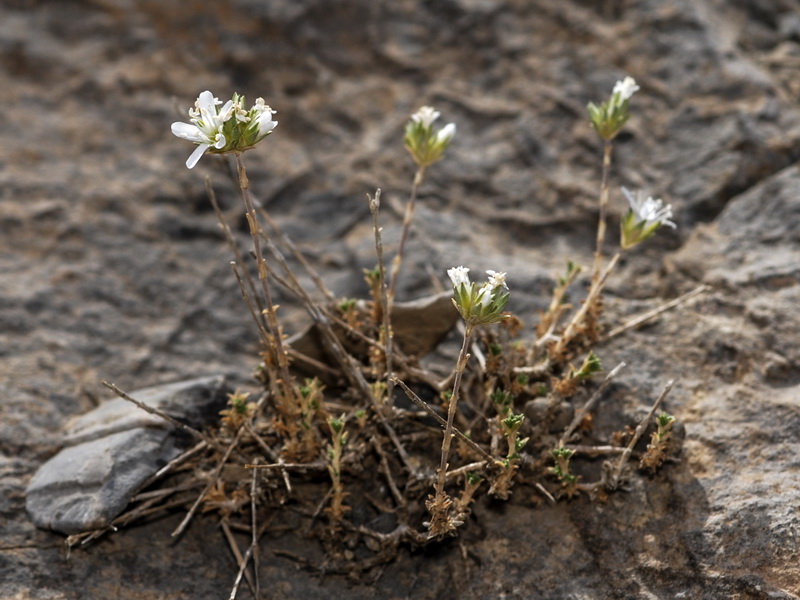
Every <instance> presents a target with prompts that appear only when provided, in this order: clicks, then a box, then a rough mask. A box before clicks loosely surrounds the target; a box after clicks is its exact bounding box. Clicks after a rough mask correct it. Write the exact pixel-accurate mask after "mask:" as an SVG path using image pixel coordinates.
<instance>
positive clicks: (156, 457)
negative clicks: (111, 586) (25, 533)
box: [26, 376, 230, 534]
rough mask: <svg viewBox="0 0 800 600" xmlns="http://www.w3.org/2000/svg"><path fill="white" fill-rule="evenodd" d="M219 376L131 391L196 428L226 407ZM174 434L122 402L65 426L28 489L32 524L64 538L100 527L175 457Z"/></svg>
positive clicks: (179, 444) (178, 442)
mask: <svg viewBox="0 0 800 600" xmlns="http://www.w3.org/2000/svg"><path fill="white" fill-rule="evenodd" d="M228 391H230V390H229V389H228V388H227V386H226V384H225V378H224V377H222V376H216V377H203V378H199V379H192V380H189V381H181V382H177V383H171V384H167V385H159V386H154V387H150V388H145V389H141V390H137V391H135V392H132V393H131V394H130V395H131V396H132V397H134V398H135V399H137V400H140V401H141V402H144V403H145V404H147V405H149V406H152V407H154V408H159V409H161V410H163V411H164V412H166V413H168V414H169V415H170V416H173V417H175V418H176V419H179V420H181V421H182V422H185V423H187V424H188V425H191V426H192V427H195V428H197V427H202V426H203V425H205V424H207V423H208V422H210V421H211V420H213V419H214V418H216V416H217V414H218V413H219V411H220V410H221V409H222V408H223V407H224V406H225V403H226V400H227V397H226V393H227V392H228ZM175 429H176V428H175V427H174V426H173V425H171V424H170V423H168V422H167V421H165V420H164V419H161V418H160V417H158V416H155V415H151V414H149V413H147V412H145V411H144V410H142V409H140V408H139V407H137V406H135V405H134V404H132V403H130V402H127V401H125V400H123V399H121V398H114V399H111V400H108V401H106V402H104V403H103V404H101V405H100V406H98V407H97V408H96V409H94V410H92V411H90V412H88V413H86V414H84V415H81V416H80V417H78V418H76V419H74V420H73V421H72V422H70V423H69V424H68V425H67V428H66V431H65V435H64V447H63V448H62V449H61V450H60V451H59V452H58V454H56V455H55V456H53V457H52V458H51V459H50V460H48V461H47V462H46V463H44V464H43V465H42V466H41V467H40V468H39V470H38V471H37V472H36V474H35V475H34V476H33V478H32V479H31V481H30V484H29V485H28V489H27V493H26V508H27V510H28V513H29V514H30V516H31V519H32V520H33V522H34V523H35V524H36V525H37V526H38V527H42V528H45V529H53V530H55V531H59V532H61V533H65V534H73V533H79V532H81V531H87V530H91V529H99V528H102V527H106V526H107V525H109V524H110V523H111V521H112V520H113V519H114V518H115V517H116V516H117V515H119V514H120V513H121V512H122V511H123V510H124V509H125V507H126V506H127V505H128V502H129V501H130V499H131V498H132V497H133V495H134V494H135V493H136V492H137V491H138V490H139V488H140V487H141V485H142V484H143V483H144V482H145V481H147V479H148V478H149V477H150V476H151V475H152V474H153V473H155V472H156V471H157V470H158V469H159V468H161V467H162V466H164V465H165V464H166V463H167V462H169V461H170V460H172V459H173V458H175V457H176V456H178V454H180V452H181V451H182V450H183V448H184V447H185V445H186V444H185V441H186V440H185V439H181V438H180V436H178V435H176V433H177V432H176V431H175Z"/></svg>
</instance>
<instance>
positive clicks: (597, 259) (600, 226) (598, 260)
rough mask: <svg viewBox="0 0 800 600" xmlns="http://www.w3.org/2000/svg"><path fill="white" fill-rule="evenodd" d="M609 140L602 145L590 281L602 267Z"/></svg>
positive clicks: (598, 273)
mask: <svg viewBox="0 0 800 600" xmlns="http://www.w3.org/2000/svg"><path fill="white" fill-rule="evenodd" d="M611 149H612V145H611V140H606V141H605V145H604V146H603V175H602V179H601V180H600V218H599V221H598V223H597V246H596V247H595V251H594V267H593V268H592V281H593V282H594V281H596V280H597V279H598V278H599V277H600V271H601V269H602V267H603V242H604V241H605V239H606V213H607V212H608V175H609V172H610V170H611Z"/></svg>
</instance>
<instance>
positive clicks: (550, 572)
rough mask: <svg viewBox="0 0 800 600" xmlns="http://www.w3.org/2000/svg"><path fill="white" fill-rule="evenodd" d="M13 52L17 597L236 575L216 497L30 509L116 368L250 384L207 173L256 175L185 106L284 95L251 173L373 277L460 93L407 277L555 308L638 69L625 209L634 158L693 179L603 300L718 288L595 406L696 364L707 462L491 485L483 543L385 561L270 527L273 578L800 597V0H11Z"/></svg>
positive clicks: (680, 393)
mask: <svg viewBox="0 0 800 600" xmlns="http://www.w3.org/2000/svg"><path fill="white" fill-rule="evenodd" d="M0 49H1V50H2V51H0V99H2V101H3V102H2V105H3V107H4V111H5V114H6V117H5V118H4V120H3V123H4V124H3V129H2V131H3V138H2V139H3V143H2V145H0V183H1V185H0V231H2V236H3V237H2V239H3V242H2V246H0V357H2V358H1V359H0V474H2V475H1V477H0V515H2V521H0V523H2V540H1V541H0V582H1V583H0V596H2V597H3V598H14V599H19V600H23V599H27V598H35V599H54V600H55V599H74V598H81V599H84V598H132V599H137V598H140V599H156V598H170V599H178V598H185V599H190V598H191V599H196V598H223V597H227V596H228V593H229V591H230V588H231V585H232V582H233V577H234V575H235V562H234V559H233V558H232V556H231V554H230V551H229V549H228V547H227V545H226V544H225V543H224V541H223V538H222V536H221V535H220V533H219V531H218V529H217V527H216V524H215V521H214V520H213V519H212V518H210V517H209V518H205V519H198V520H197V521H196V522H195V523H194V524H193V525H192V527H190V529H189V530H188V532H187V533H186V534H185V535H184V536H183V537H182V538H181V539H180V540H178V541H177V542H176V541H174V540H173V539H172V538H170V536H169V532H170V531H172V530H173V529H174V528H175V526H176V524H177V522H178V521H179V520H180V518H181V515H180V514H175V515H172V516H170V517H168V518H166V519H161V520H156V521H153V522H150V523H147V524H144V525H140V526H136V527H133V528H130V529H127V530H124V531H121V532H119V533H117V534H115V535H112V536H108V537H106V538H104V539H103V540H101V541H100V542H98V543H97V544H95V545H92V546H89V547H88V548H86V549H74V550H73V551H72V553H71V554H70V555H69V556H67V555H66V552H65V548H64V538H63V537H62V536H60V535H57V534H54V533H51V532H47V531H43V530H38V529H36V528H35V527H34V525H33V524H32V523H31V521H30V520H29V518H28V516H27V514H26V512H25V509H24V504H25V497H24V491H25V487H26V485H27V483H28V482H29V480H30V479H31V477H32V475H33V473H34V472H35V471H36V469H37V468H38V466H39V465H40V464H42V463H43V462H44V461H45V460H46V459H47V458H48V457H50V456H52V455H53V454H54V453H55V452H56V450H57V449H58V444H59V440H60V435H61V433H62V431H63V430H64V427H65V424H66V423H67V421H68V420H69V419H70V418H72V417H74V416H77V415H80V414H82V413H84V412H86V411H87V410H89V409H91V408H93V407H94V406H96V405H97V404H98V403H99V402H100V401H101V400H102V399H104V398H105V397H107V392H106V391H105V388H103V387H102V386H101V384H100V382H101V381H102V380H109V381H114V382H116V383H117V384H119V385H120V387H122V388H124V389H135V388H141V387H144V386H147V385H152V384H156V383H160V382H165V381H175V380H179V379H187V378H192V377H198V376H205V375H213V374H217V373H228V374H230V375H231V376H232V378H233V380H234V381H235V382H239V383H241V384H242V385H249V375H250V373H251V371H252V369H253V367H254V365H255V358H254V357H255V352H256V349H257V343H256V342H257V340H256V337H255V335H254V331H253V330H252V327H251V326H250V319H249V315H248V314H247V311H246V309H245V307H244V306H243V305H242V303H241V299H240V296H239V292H238V289H237V286H236V282H235V280H234V279H233V278H232V276H231V273H230V268H229V266H228V261H229V251H228V249H227V248H226V246H225V244H224V241H223V240H222V238H221V235H220V233H219V230H218V227H217V225H216V221H215V218H214V215H213V213H212V212H211V210H210V206H209V204H208V201H207V198H206V194H205V190H204V182H203V176H204V175H208V176H210V177H211V179H212V181H213V183H214V186H215V189H216V191H217V194H218V196H219V198H220V201H221V203H222V204H223V207H224V208H225V209H227V210H229V211H230V213H231V215H235V214H236V211H238V204H237V202H238V199H237V197H236V193H235V188H234V187H233V185H232V183H231V179H230V177H229V174H228V172H227V167H226V165H225V163H224V161H223V160H222V159H218V158H216V157H205V158H203V159H202V160H201V162H200V165H199V166H198V167H197V168H196V169H195V170H193V171H188V170H187V169H186V168H185V166H184V161H185V159H186V157H187V156H188V155H189V153H190V152H191V147H190V145H189V144H187V143H186V142H183V141H181V140H178V139H177V138H174V137H173V136H172V135H171V134H170V133H169V125H170V123H171V122H172V121H174V120H177V119H180V118H182V116H183V114H184V112H185V110H186V108H188V106H190V105H191V103H192V102H193V101H194V99H195V98H196V96H197V94H198V93H199V92H200V91H202V90H204V89H210V90H212V91H214V93H215V94H216V95H219V96H220V97H225V96H229V95H230V93H231V92H233V91H239V92H241V93H244V94H246V95H247V96H248V98H250V99H254V98H255V97H256V96H263V97H264V98H265V99H266V100H267V102H268V103H269V104H271V105H272V107H273V108H275V109H277V110H278V114H277V115H276V118H277V119H278V121H279V122H280V124H279V126H278V128H277V129H276V131H275V134H274V135H273V136H271V138H270V139H269V140H267V142H266V143H264V144H262V145H261V146H259V148H257V149H256V150H254V151H252V152H250V153H248V154H247V155H246V160H247V164H248V167H249V173H250V179H251V185H252V188H253V190H254V192H255V193H256V194H257V195H258V196H259V197H260V198H261V199H262V200H263V201H264V202H265V204H266V205H267V206H268V207H269V209H270V210H271V211H272V214H273V215H274V216H275V218H276V219H278V220H279V221H280V222H281V223H282V224H283V226H284V228H285V230H286V231H287V232H288V233H289V234H290V235H291V236H292V237H293V239H294V240H295V241H296V242H297V243H298V244H299V245H300V246H301V247H302V248H303V250H304V252H305V253H306V254H307V256H308V257H309V258H310V259H311V260H312V261H313V263H314V264H315V265H316V266H317V267H318V268H319V269H320V270H321V271H322V272H323V274H324V275H325V277H326V280H327V281H328V283H329V285H330V286H331V287H332V288H333V289H334V290H335V291H336V292H337V293H339V294H343V295H350V296H355V295H363V294H364V293H365V292H366V290H365V289H364V284H363V283H362V281H361V275H360V269H361V268H362V267H370V266H372V264H373V263H374V258H373V254H372V241H371V225H370V220H369V212H368V208H367V204H366V201H365V195H366V194H367V193H372V192H374V190H375V188H377V187H381V188H382V190H383V194H384V199H385V201H386V205H387V210H386V211H385V212H384V216H383V218H384V220H385V238H386V240H387V244H391V240H396V239H397V234H398V231H399V226H400V218H399V216H398V215H396V214H394V213H393V211H392V210H390V208H391V206H392V205H393V204H394V205H399V204H401V203H402V202H403V201H404V200H405V198H406V196H407V193H408V189H409V184H410V180H411V178H412V176H413V168H412V165H411V162H410V160H409V159H408V157H407V155H406V154H405V151H404V150H403V148H402V143H401V137H402V128H403V125H404V123H405V121H406V120H407V118H408V116H409V115H410V114H411V113H412V112H414V111H415V110H416V109H417V108H418V107H419V106H420V105H422V104H433V105H434V106H436V108H437V109H439V110H440V111H441V112H442V113H443V118H444V119H445V120H446V121H454V122H456V123H457V126H458V133H457V136H456V139H455V141H454V143H453V146H452V147H451V149H450V150H449V151H448V154H447V157H446V158H445V159H444V160H443V161H442V162H441V163H439V164H437V165H436V166H435V167H434V168H433V169H431V171H430V174H429V177H428V178H427V180H426V182H425V184H424V186H423V188H422V190H421V196H420V201H419V202H420V204H419V206H418V209H417V221H416V230H415V233H414V235H413V237H412V240H411V250H410V255H409V260H408V262H407V263H406V267H405V270H404V276H403V281H402V286H401V291H400V297H401V299H410V298H414V297H417V296H419V295H421V294H425V293H428V292H430V291H431V290H432V287H431V283H430V272H433V273H434V274H435V275H437V276H439V277H442V276H443V275H444V271H445V269H447V268H448V267H451V266H454V265H458V264H465V265H469V266H471V267H472V268H473V269H475V270H482V269H486V268H493V269H499V270H504V271H508V273H509V287H510V288H511V289H512V301H511V304H510V305H509V308H510V309H511V310H514V311H515V312H517V313H519V314H521V315H522V316H523V317H531V316H533V315H534V313H535V310H537V309H541V308H543V306H544V305H545V304H546V302H547V301H548V293H549V287H550V286H551V285H552V282H553V280H554V276H555V275H556V274H557V273H559V272H561V271H562V270H563V265H564V262H565V260H566V258H572V259H573V260H576V261H579V262H582V263H583V264H587V265H588V264H590V260H591V252H592V249H593V241H592V240H593V235H594V234H593V232H594V227H595V224H596V219H597V208H596V195H597V188H598V181H599V175H600V152H601V149H600V144H599V142H598V140H597V137H596V135H595V134H594V133H593V131H592V130H591V128H590V126H589V124H588V120H587V117H586V113H585V105H586V103H587V102H588V101H590V100H591V101H600V100H602V99H604V98H606V97H607V94H608V93H609V91H610V89H611V87H612V86H613V84H614V82H615V81H616V80H617V79H620V78H621V77H622V76H624V75H626V74H627V75H632V76H633V77H635V78H636V80H637V81H638V82H639V84H640V85H641V88H642V89H641V91H640V92H639V93H638V94H637V95H636V96H635V98H634V101H633V102H632V105H633V117H632V118H631V120H630V122H629V123H628V125H627V126H626V129H625V133H624V134H623V135H621V136H620V138H619V139H618V140H617V143H616V145H615V154H614V166H613V173H612V183H613V185H614V190H615V191H614V194H613V196H612V207H613V210H612V231H613V230H614V227H615V223H616V222H617V221H616V220H617V219H618V217H619V214H620V213H621V211H622V210H623V208H624V206H623V203H624V200H623V199H622V197H621V195H620V194H619V193H618V192H617V191H616V189H617V187H618V186H619V185H627V186H629V187H633V188H644V189H646V190H648V191H649V193H652V194H655V195H659V196H661V197H663V198H664V199H665V200H666V201H668V202H670V203H672V205H673V208H674V210H675V221H676V222H677V224H678V228H677V229H676V230H675V231H672V230H669V231H662V232H659V234H658V236H657V237H656V238H654V239H652V240H649V241H648V242H647V243H646V244H645V245H644V246H643V247H642V248H641V251H637V252H636V253H635V254H631V255H630V256H627V257H626V258H625V259H624V261H623V263H622V264H621V266H620V269H619V272H618V273H617V274H616V275H615V277H614V279H613V281H612V282H611V283H610V286H609V294H608V302H607V304H608V318H609V320H610V323H611V324H612V325H613V324H614V323H615V322H618V321H620V320H622V319H624V318H626V317H629V316H631V315H634V314H636V313H638V312H640V311H642V310H645V309H649V308H653V307H655V306H658V305H659V304H660V303H662V302H664V301H666V300H669V299H672V298H675V297H677V296H678V295H680V294H681V293H684V292H686V291H688V290H690V289H692V288H694V287H695V286H697V285H698V284H699V283H701V282H704V283H706V284H708V285H709V286H710V290H709V291H708V292H707V293H706V294H705V295H703V296H702V297H700V298H698V299H696V300H694V301H693V302H691V303H688V304H686V305H683V306H681V307H679V308H677V309H675V310H674V311H672V312H671V313H669V314H668V315H666V316H663V317H662V318H660V319H658V320H657V321H656V322H655V323H653V324H651V325H648V326H646V327H644V328H642V329H639V330H636V331H632V332H629V333H627V334H626V335H624V336H619V337H616V338H613V339H612V340H611V341H610V342H608V343H607V344H605V345H604V346H602V347H601V348H600V349H599V353H600V355H601V358H602V359H603V362H604V364H605V365H614V364H616V363H617V362H619V361H621V360H625V361H626V362H627V363H628V365H629V366H628V368H627V369H626V370H625V371H624V372H623V374H622V375H621V376H620V378H619V379H618V382H617V383H616V384H615V388H614V391H613V394H612V398H611V400H610V401H609V402H608V404H607V405H606V406H601V410H599V411H598V414H597V415H596V419H595V420H596V427H597V428H598V430H599V431H603V430H604V428H605V429H607V430H608V431H611V430H613V429H614V428H618V427H619V426H620V424H628V423H630V424H633V423H635V422H636V419H637V418H638V417H639V416H641V415H642V414H643V413H644V412H645V411H646V409H647V408H648V407H649V405H650V404H651V403H652V401H653V399H654V398H655V396H656V395H657V394H658V392H659V391H660V389H661V388H662V386H663V385H664V383H665V382H666V381H667V380H668V379H672V378H677V379H678V380H679V381H678V384H677V386H676V388H675V390H674V391H673V392H672V394H671V395H670V397H669V398H668V401H667V409H668V410H669V411H670V412H672V413H673V414H674V415H675V416H676V417H677V418H678V420H679V421H680V422H682V423H683V424H684V426H685V429H686V439H685V444H684V452H683V455H682V460H681V461H680V462H679V463H676V464H671V465H668V466H667V467H666V468H665V469H664V470H663V471H661V472H660V473H659V474H658V475H657V476H656V477H654V478H647V477H640V478H637V479H635V480H634V484H633V486H632V488H631V490H630V491H629V492H627V493H617V494H613V495H611V496H610V498H609V500H608V501H607V502H606V503H591V502H589V501H588V500H587V499H585V498H580V499H575V500H573V501H571V502H562V503H559V504H557V505H555V506H551V505H547V504H542V503H541V502H540V501H539V500H541V498H534V497H528V496H525V495H522V494H517V495H515V496H513V497H512V500H511V501H510V502H508V503H502V504H497V503H485V502H484V503H481V504H479V505H478V506H477V507H476V510H475V515H474V518H473V519H472V521H471V522H470V523H469V524H468V527H467V528H466V529H465V532H464V534H463V535H462V536H461V537H459V538H458V539H456V540H453V541H451V542H448V543H444V544H441V545H438V546H430V547H428V548H426V549H425V550H414V549H404V550H403V551H402V553H401V554H400V556H399V557H398V558H397V560H396V561H395V562H393V563H392V564H390V565H388V566H387V567H386V568H385V569H384V570H382V571H381V572H379V573H374V574H373V576H374V579H373V580H372V581H370V582H369V583H363V582H362V583H352V582H349V581H347V580H346V579H344V578H340V577H338V576H332V575H327V576H325V575H322V574H320V573H315V574H313V575H311V574H309V572H307V571H304V570H301V569H300V568H299V567H298V562H297V561H296V560H293V559H291V558H290V557H289V555H302V556H305V557H307V558H310V559H313V560H318V559H320V556H319V551H318V549H316V547H315V546H314V544H313V543H312V542H310V541H308V540H304V539H302V537H298V535H297V533H296V532H292V531H291V530H288V531H286V530H284V531H276V532H275V533H274V534H271V535H268V536H267V538H266V542H265V544H264V545H263V547H262V550H261V556H262V560H261V581H262V582H263V585H264V587H265V589H267V590H268V591H267V593H265V594H264V597H268V598H373V597H376V596H380V597H385V598H387V599H389V598H391V599H394V598H398V599H400V598H413V599H422V598H438V597H459V598H487V599H488V598H553V599H558V598H574V599H590V598H693V599H709V600H711V599H718V598H797V597H798V594H800V567H798V564H800V560H799V559H800V555H799V551H798V544H800V540H799V539H798V536H800V518H799V517H798V513H797V507H798V504H800V478H799V477H798V476H799V475H800V468H799V467H800V462H798V458H797V456H798V454H799V453H800V452H799V451H800V443H799V442H798V439H800V350H799V349H798V348H799V347H800V346H799V345H798V343H797V342H798V340H799V339H800V316H798V311H797V305H798V301H799V300H800V270H799V269H798V265H799V264H800V200H799V198H800V170H798V167H797V166H796V165H795V162H796V160H797V158H798V157H799V156H800V108H798V101H799V100H800V85H798V81H799V80H798V76H797V75H798V69H800V2H797V0H772V1H771V2H763V1H760V0H702V1H690V0H673V1H669V2H664V1H658V0H641V1H638V0H637V1H634V0H627V1H626V0H605V1H603V2H593V1H587V0H562V1H559V2H555V1H545V0H538V1H533V2H531V1H526V0H512V1H507V2H501V1H495V0H441V1H429V2H422V1H417V2H414V1H411V0H408V1H407V0H398V1H395V2H391V3H388V2H387V3H381V2H373V1H372V0H352V1H349V2H341V3H332V2H324V1H320V0H316V1H315V0H305V1H303V2H294V1H290V0H285V1H284V0H279V1H275V2H269V3H267V2H256V1H254V0H236V1H232V2H226V3H204V2H200V1H195V0H188V1H186V2H180V3H168V2H154V1H152V0H94V1H90V0H72V1H67V2H58V3H53V2H43V1H37V0H11V1H7V2H4V3H3V4H2V5H1V6H0ZM242 221H243V219H241V218H240V219H239V224H240V225H243V223H242ZM614 237H615V236H610V242H609V243H613V239H614ZM279 300H280V301H281V302H282V303H283V304H284V305H285V306H284V309H282V310H285V315H286V317H287V324H288V327H289V328H294V330H297V329H299V328H300V327H302V325H303V318H302V313H301V312H300V311H299V310H298V309H297V307H295V306H292V304H291V302H290V299H289V298H288V297H287V298H280V299H279ZM602 408H605V410H602ZM626 419H627V420H626ZM248 594H249V591H248V590H247V589H246V588H243V589H242V590H241V592H240V597H247V596H248Z"/></svg>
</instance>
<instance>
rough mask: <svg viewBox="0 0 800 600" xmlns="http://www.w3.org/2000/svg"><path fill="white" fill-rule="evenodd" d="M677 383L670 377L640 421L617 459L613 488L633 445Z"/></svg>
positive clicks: (611, 477)
mask: <svg viewBox="0 0 800 600" xmlns="http://www.w3.org/2000/svg"><path fill="white" fill-rule="evenodd" d="M674 385H675V380H674V379H670V380H669V381H668V382H667V384H666V385H665V386H664V389H663V390H662V391H661V394H659V396H658V398H656V401H655V402H654V403H653V406H652V407H650V411H649V412H648V413H647V414H646V415H645V417H644V418H643V419H642V420H641V421H640V422H639V425H638V426H637V427H636V431H635V432H634V433H633V437H632V438H631V440H630V442H628V445H627V446H626V447H625V451H624V452H623V453H622V454H621V455H620V457H619V460H618V461H617V464H616V466H615V467H614V470H613V471H612V473H611V476H610V478H609V481H608V485H609V486H610V487H611V489H615V488H616V487H617V484H618V483H619V478H620V477H621V476H622V472H623V471H624V470H625V463H627V462H628V458H629V457H630V455H631V452H633V447H634V446H635V445H636V442H638V441H639V438H640V437H642V434H643V433H644V431H645V429H647V424H648V423H649V422H650V419H652V418H653V415H654V414H655V412H656V411H657V410H658V407H659V406H661V403H662V402H663V401H664V398H666V397H667V394H669V393H670V392H671V391H672V388H673V387H674Z"/></svg>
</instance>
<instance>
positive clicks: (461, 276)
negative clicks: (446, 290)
mask: <svg viewBox="0 0 800 600" xmlns="http://www.w3.org/2000/svg"><path fill="white" fill-rule="evenodd" d="M468 273H469V269H468V268H467V267H453V268H452V269H447V275H448V276H449V277H450V281H452V282H453V287H458V286H459V285H461V284H462V283H463V284H464V285H469V275H468Z"/></svg>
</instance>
